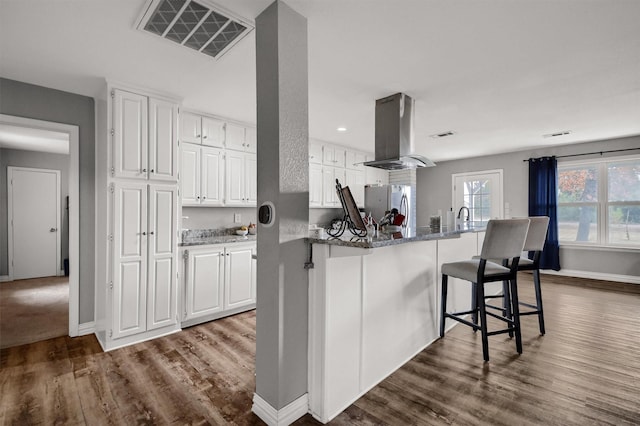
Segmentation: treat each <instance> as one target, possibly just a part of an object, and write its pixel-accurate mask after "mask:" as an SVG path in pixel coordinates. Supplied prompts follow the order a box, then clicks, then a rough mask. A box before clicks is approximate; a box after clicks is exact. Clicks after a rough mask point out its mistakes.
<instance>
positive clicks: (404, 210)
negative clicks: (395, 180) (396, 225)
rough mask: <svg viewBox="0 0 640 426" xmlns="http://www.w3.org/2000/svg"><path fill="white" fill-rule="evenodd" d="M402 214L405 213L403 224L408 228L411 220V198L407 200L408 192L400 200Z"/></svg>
mask: <svg viewBox="0 0 640 426" xmlns="http://www.w3.org/2000/svg"><path fill="white" fill-rule="evenodd" d="M400 214H401V215H404V220H403V221H402V226H403V227H405V228H406V227H407V222H408V220H409V200H407V194H402V199H401V200H400Z"/></svg>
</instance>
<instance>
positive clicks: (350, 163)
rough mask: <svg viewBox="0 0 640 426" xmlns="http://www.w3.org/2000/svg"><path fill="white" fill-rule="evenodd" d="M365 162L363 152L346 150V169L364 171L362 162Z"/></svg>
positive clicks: (365, 157)
mask: <svg viewBox="0 0 640 426" xmlns="http://www.w3.org/2000/svg"><path fill="white" fill-rule="evenodd" d="M366 160H367V156H366V155H365V154H364V153H363V152H358V151H351V150H347V152H346V167H347V169H351V170H362V171H364V164H363V163H364V162H365V161H366Z"/></svg>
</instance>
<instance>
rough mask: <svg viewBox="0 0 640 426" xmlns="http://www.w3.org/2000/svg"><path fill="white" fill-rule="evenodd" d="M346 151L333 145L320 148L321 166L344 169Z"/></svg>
mask: <svg viewBox="0 0 640 426" xmlns="http://www.w3.org/2000/svg"><path fill="white" fill-rule="evenodd" d="M346 152H347V150H346V149H345V148H342V147H339V146H335V145H324V146H323V147H322V164H324V165H326V166H333V167H344V165H345V156H346Z"/></svg>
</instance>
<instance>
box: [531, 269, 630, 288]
mask: <svg viewBox="0 0 640 426" xmlns="http://www.w3.org/2000/svg"><path fill="white" fill-rule="evenodd" d="M540 272H541V273H543V274H549V275H560V276H564V277H576V278H590V279H592V280H603V281H616V282H621V283H631V284H640V277H637V276H634V275H617V274H607V273H603V272H591V271H578V270H574V269H561V270H559V271H554V270H551V269H541V270H540Z"/></svg>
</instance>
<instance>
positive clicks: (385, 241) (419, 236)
mask: <svg viewBox="0 0 640 426" xmlns="http://www.w3.org/2000/svg"><path fill="white" fill-rule="evenodd" d="M485 228H486V227H485V226H462V227H461V226H456V227H455V228H454V229H451V230H448V229H447V228H446V227H443V229H442V232H432V231H431V229H430V228H429V227H418V228H407V229H403V230H402V231H400V232H394V233H385V232H379V233H378V236H377V237H375V238H373V240H372V241H371V242H368V241H367V239H366V237H365V238H360V237H355V236H353V235H352V234H351V233H350V232H349V231H345V233H344V234H343V235H342V236H341V237H340V238H334V237H331V236H329V235H326V234H325V236H324V237H322V238H311V237H310V238H308V239H307V240H308V241H309V242H310V243H312V244H329V245H337V246H345V247H358V248H376V247H387V246H392V245H396V244H405V243H410V242H414V241H429V240H443V239H447V238H460V234H463V233H466V232H480V231H484V230H485Z"/></svg>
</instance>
